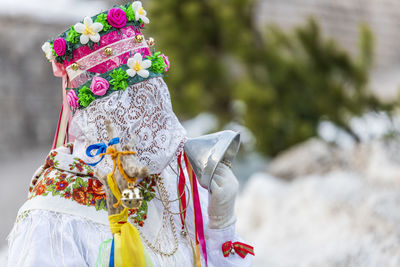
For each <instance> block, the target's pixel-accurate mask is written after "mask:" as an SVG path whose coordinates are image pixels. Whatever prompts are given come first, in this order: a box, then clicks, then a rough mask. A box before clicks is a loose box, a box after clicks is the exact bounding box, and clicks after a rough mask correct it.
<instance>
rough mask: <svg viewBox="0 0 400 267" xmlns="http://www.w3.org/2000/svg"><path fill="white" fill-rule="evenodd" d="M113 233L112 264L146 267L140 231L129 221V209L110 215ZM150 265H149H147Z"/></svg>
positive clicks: (116, 265)
mask: <svg viewBox="0 0 400 267" xmlns="http://www.w3.org/2000/svg"><path fill="white" fill-rule="evenodd" d="M108 220H109V222H110V230H111V233H113V234H114V240H113V249H112V251H111V257H110V266H115V267H131V266H134V267H145V266H146V261H145V256H144V251H143V245H142V241H141V239H140V235H139V231H138V230H137V229H136V228H135V227H134V226H133V225H132V224H130V223H129V222H128V209H127V208H125V209H124V210H123V211H122V212H121V213H119V214H113V215H110V216H108ZM147 266H149V265H147Z"/></svg>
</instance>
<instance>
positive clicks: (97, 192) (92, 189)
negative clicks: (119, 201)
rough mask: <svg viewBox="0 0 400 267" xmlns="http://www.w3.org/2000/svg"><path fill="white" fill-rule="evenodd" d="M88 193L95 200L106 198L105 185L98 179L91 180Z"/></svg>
mask: <svg viewBox="0 0 400 267" xmlns="http://www.w3.org/2000/svg"><path fill="white" fill-rule="evenodd" d="M88 193H89V194H92V195H93V199H94V200H99V199H104V198H106V195H105V194H106V192H105V191H104V188H103V184H102V183H101V182H100V181H99V180H97V179H89V183H88Z"/></svg>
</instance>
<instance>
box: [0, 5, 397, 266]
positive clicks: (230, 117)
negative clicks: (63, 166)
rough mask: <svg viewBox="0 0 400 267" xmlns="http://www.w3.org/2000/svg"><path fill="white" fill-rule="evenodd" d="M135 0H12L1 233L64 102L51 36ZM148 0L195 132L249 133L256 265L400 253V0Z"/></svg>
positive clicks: (0, 138) (249, 216) (249, 223)
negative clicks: (48, 47) (47, 51)
mask: <svg viewBox="0 0 400 267" xmlns="http://www.w3.org/2000/svg"><path fill="white" fill-rule="evenodd" d="M127 2H128V1H111V0H108V1H94V0H85V1H82V0H80V1H78V0H51V1H50V0H41V1H40V0H13V1H8V0H0V25H1V26H2V27H0V35H1V38H0V122H1V124H0V125H1V126H0V144H1V146H0V166H1V169H2V170H3V174H2V178H1V179H2V180H1V185H2V186H1V187H0V195H1V200H2V201H1V207H0V208H1V210H2V216H1V218H2V220H1V221H0V247H5V245H6V236H7V234H8V232H9V231H10V230H11V227H12V225H13V222H14V219H15V216H16V213H17V210H18V208H19V207H20V205H22V203H23V202H24V200H25V197H26V194H27V190H28V185H29V181H30V178H31V175H32V173H33V171H34V170H35V169H36V168H37V167H38V166H39V165H40V164H41V163H42V162H43V161H44V158H45V157H46V155H47V153H48V151H49V149H50V147H51V142H52V138H53V135H54V131H55V127H56V123H57V119H58V113H59V108H60V105H61V80H60V79H59V78H56V77H53V76H52V70H51V65H50V64H49V63H48V61H47V60H46V58H45V56H44V54H43V53H42V51H41V45H42V44H43V43H44V42H45V41H46V40H48V39H50V38H52V37H54V36H56V35H57V34H58V33H60V32H62V31H64V30H65V29H66V28H67V27H68V26H69V25H73V24H74V23H76V22H77V21H79V20H81V19H82V18H83V17H85V16H86V15H94V14H96V13H98V12H100V11H103V10H106V9H108V8H110V7H111V6H113V5H119V4H122V3H127ZM142 2H143V4H144V7H145V8H146V9H147V12H148V17H149V18H150V20H151V23H150V24H149V26H148V28H147V29H146V30H145V32H144V34H145V36H147V37H149V36H152V37H154V38H155V40H156V47H158V49H159V50H160V51H163V52H164V53H165V54H166V55H168V56H169V59H170V61H171V69H170V71H169V72H168V77H166V78H165V80H166V82H167V84H168V86H169V89H170V92H171V97H172V102H173V107H174V111H175V112H176V114H177V115H178V117H179V118H180V119H181V121H182V122H183V124H184V126H185V127H186V129H187V130H188V134H189V136H198V135H202V134H207V133H209V132H214V131H218V130H221V129H232V130H236V131H240V132H241V134H242V146H241V150H240V153H239V155H238V157H237V160H236V162H235V164H234V169H235V172H236V174H237V176H238V178H239V179H240V183H241V192H240V195H239V197H238V200H237V207H236V208H237V216H238V221H237V229H238V231H239V233H240V234H241V235H242V237H243V238H244V239H245V240H246V242H247V243H249V244H251V245H253V246H255V253H256V257H255V259H254V265H255V266H279V267H281V266H282V267H286V266H288V267H289V266H307V267H308V266H310V267H312V266H318V267H320V266H329V267H330V266H332V267H334V266H367V267H368V266H400V213H399V206H400V191H399V189H400V155H399V153H398V151H399V149H398V148H400V142H399V140H400V139H399V127H400V120H399V115H398V106H399V105H398V104H399V98H398V89H399V85H400V49H398V40H399V39H400V31H399V30H398V29H399V27H400V2H398V1H395V0H381V1H372V0H353V1H346V0H338V1H329V0H318V1H317V0H286V1H279V0H240V1H239V0H162V1H160V0H142ZM261 203H262V205H260V204H261ZM0 254H1V256H0V257H1V258H2V259H4V257H5V255H6V250H5V249H2V250H1V252H0Z"/></svg>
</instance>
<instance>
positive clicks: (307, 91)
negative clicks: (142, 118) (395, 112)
mask: <svg viewBox="0 0 400 267" xmlns="http://www.w3.org/2000/svg"><path fill="white" fill-rule="evenodd" d="M254 4H255V2H254V1H253V0H208V1H203V0H163V1H150V2H148V3H147V5H146V6H147V8H148V12H149V14H150V20H151V23H150V24H149V28H150V30H149V32H151V33H152V34H154V37H155V38H156V42H157V44H156V46H157V47H159V48H160V49H161V48H162V51H163V52H165V54H166V55H168V56H169V57H170V61H171V69H170V71H169V73H168V75H169V76H168V77H167V78H166V80H167V83H168V85H169V88H170V90H171V95H172V101H173V105H174V110H175V111H176V112H177V114H179V115H180V117H183V118H189V117H191V116H193V115H196V114H197V113H199V112H202V111H205V110H207V111H210V112H213V113H214V114H216V115H217V116H218V118H219V119H220V122H221V125H223V124H224V123H225V122H227V121H229V120H231V119H232V117H233V114H232V109H231V103H232V100H233V99H241V100H243V101H244V102H245V103H246V106H247V111H246V112H245V115H244V120H245V124H246V125H247V126H248V127H249V129H250V130H251V131H252V132H253V133H254V135H255V137H256V139H257V149H259V150H260V151H261V152H263V153H265V154H268V155H274V154H276V153H278V152H279V151H281V150H283V149H285V148H287V147H289V146H291V145H293V144H295V143H297V142H300V141H302V140H304V139H307V138H309V137H311V136H314V135H316V133H317V132H316V131H317V126H318V124H319V122H320V121H321V120H329V121H331V122H333V123H335V124H336V125H337V126H339V127H341V128H343V129H344V130H345V131H347V132H348V133H349V134H351V135H352V136H353V137H354V138H355V139H356V140H358V137H357V136H356V134H354V133H353V132H352V130H351V129H350V127H349V126H348V122H349V119H350V118H351V117H352V116H356V115H361V114H363V113H364V112H366V111H368V110H378V109H379V110H381V109H383V110H390V109H391V108H392V105H391V104H387V105H385V104H382V103H380V101H378V100H377V99H376V98H375V97H374V96H372V95H370V94H369V91H368V90H367V84H368V75H369V69H370V67H371V65H372V57H373V56H372V55H373V35H372V33H371V31H370V30H369V28H368V27H366V26H363V27H361V31H360V49H359V51H360V55H359V56H358V57H351V56H350V55H349V54H348V53H347V52H346V51H345V50H343V49H341V48H340V47H338V45H337V44H336V43H335V42H334V41H333V40H331V39H327V38H324V37H323V36H322V34H321V31H320V29H319V27H318V24H317V23H316V21H315V20H313V19H310V20H309V21H308V23H306V24H305V25H303V26H301V27H298V28H296V29H295V30H294V32H293V33H285V32H284V31H282V30H281V29H279V28H278V27H276V26H269V27H267V30H266V32H265V33H260V32H259V31H257V28H256V27H255V25H254V24H253V23H254V20H253V17H252V14H253V12H254Z"/></svg>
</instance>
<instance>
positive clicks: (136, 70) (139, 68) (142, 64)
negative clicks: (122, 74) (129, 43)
mask: <svg viewBox="0 0 400 267" xmlns="http://www.w3.org/2000/svg"><path fill="white" fill-rule="evenodd" d="M126 65H128V67H129V69H127V70H126V73H127V74H128V75H129V76H131V77H134V76H135V75H136V74H138V75H139V76H141V77H143V78H147V77H149V71H148V70H146V69H147V68H149V67H150V66H151V61H150V60H148V59H146V60H142V55H141V54H140V53H136V54H135V55H134V56H133V58H130V59H128V62H127V63H126Z"/></svg>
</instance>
